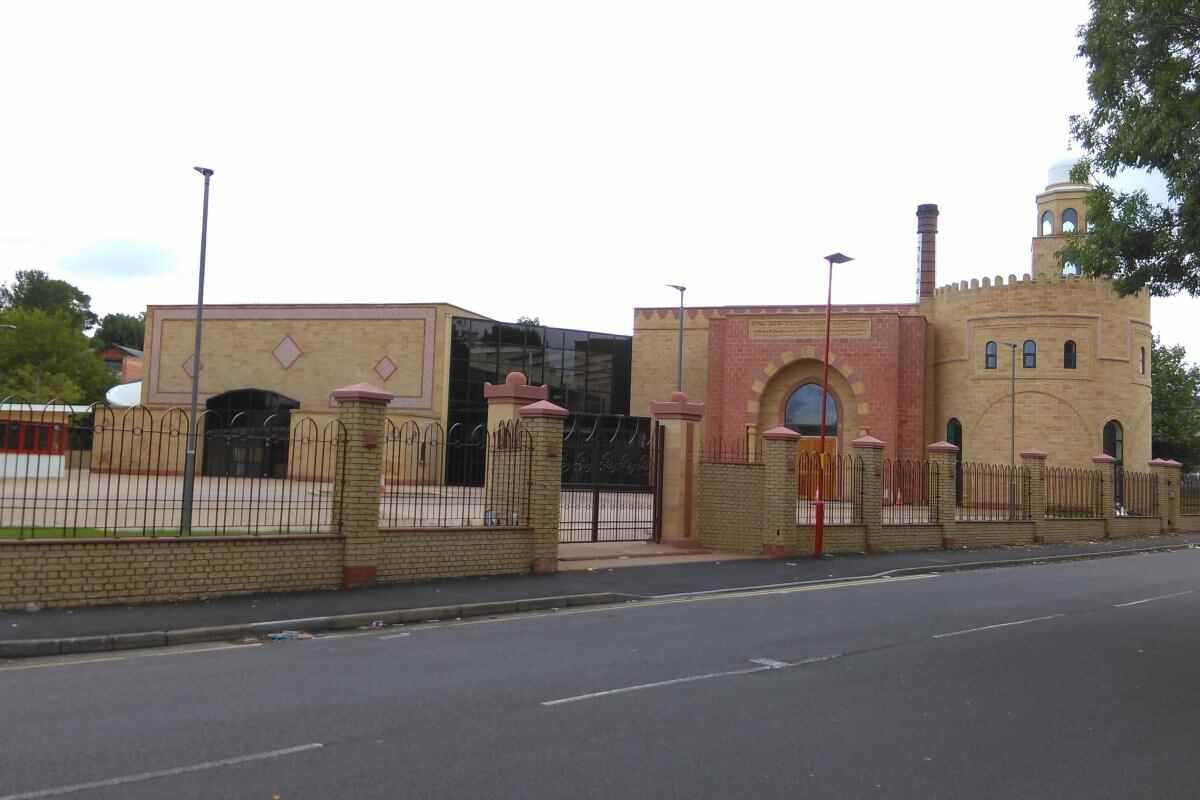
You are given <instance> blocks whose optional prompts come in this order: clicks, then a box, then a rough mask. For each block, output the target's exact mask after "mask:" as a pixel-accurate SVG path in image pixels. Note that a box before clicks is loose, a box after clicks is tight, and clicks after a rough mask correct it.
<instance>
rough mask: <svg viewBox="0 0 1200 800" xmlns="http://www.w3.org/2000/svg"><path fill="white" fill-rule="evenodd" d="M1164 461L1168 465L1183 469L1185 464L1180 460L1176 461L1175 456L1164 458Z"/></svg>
mask: <svg viewBox="0 0 1200 800" xmlns="http://www.w3.org/2000/svg"><path fill="white" fill-rule="evenodd" d="M1163 463H1164V464H1166V465H1167V466H1168V467H1179V468H1180V469H1183V464H1181V463H1180V462H1178V461H1176V460H1175V459H1173V458H1168V459H1164V460H1163Z"/></svg>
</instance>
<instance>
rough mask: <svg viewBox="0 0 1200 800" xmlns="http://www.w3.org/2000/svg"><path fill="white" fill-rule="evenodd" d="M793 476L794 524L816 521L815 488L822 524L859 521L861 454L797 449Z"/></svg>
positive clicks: (846, 523) (860, 506) (848, 523)
mask: <svg viewBox="0 0 1200 800" xmlns="http://www.w3.org/2000/svg"><path fill="white" fill-rule="evenodd" d="M796 478H797V481H796V524H798V525H814V524H816V520H817V494H818V492H819V493H820V495H821V502H822V504H823V505H824V507H825V524H826V525H861V524H862V503H863V460H862V456H856V455H826V457H825V458H824V459H822V458H821V454H820V453H816V452H807V451H801V452H800V455H799V457H798V459H797V464H796Z"/></svg>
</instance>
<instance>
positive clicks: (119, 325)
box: [92, 313, 146, 350]
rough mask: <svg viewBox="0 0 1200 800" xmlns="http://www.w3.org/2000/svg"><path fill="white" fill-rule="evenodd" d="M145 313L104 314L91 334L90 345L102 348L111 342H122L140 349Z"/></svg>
mask: <svg viewBox="0 0 1200 800" xmlns="http://www.w3.org/2000/svg"><path fill="white" fill-rule="evenodd" d="M145 331H146V315H145V314H144V313H143V314H138V315H137V316H136V317H135V316H134V315H132V314H105V315H104V318H103V319H101V320H100V325H99V326H98V327H97V328H96V332H95V333H93V334H92V345H93V346H94V347H95V348H96V349H97V350H103V349H104V348H106V347H108V346H109V345H112V344H123V345H125V346H126V347H132V348H134V349H136V350H141V349H142V343H143V340H144V338H145Z"/></svg>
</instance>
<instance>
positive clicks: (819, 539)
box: [813, 253, 854, 558]
mask: <svg viewBox="0 0 1200 800" xmlns="http://www.w3.org/2000/svg"><path fill="white" fill-rule="evenodd" d="M825 260H826V261H828V262H829V281H828V283H827V285H826V292H825V364H824V367H823V368H822V371H821V373H822V374H821V443H820V445H819V446H818V447H819V452H820V455H819V456H818V457H819V458H820V459H821V461H820V463H821V469H820V470H818V471H817V503H816V523H817V524H816V530H815V531H814V533H813V551H814V552H813V557H814V558H820V557H821V556H822V551H823V550H824V544H825V411H826V406H827V405H828V398H829V331H830V323H831V320H832V314H833V265H834V264H845V263H846V262H847V261H853V260H854V259H853V258H851V257H850V256H848V255H844V254H842V253H834V254H832V255H828V256H825Z"/></svg>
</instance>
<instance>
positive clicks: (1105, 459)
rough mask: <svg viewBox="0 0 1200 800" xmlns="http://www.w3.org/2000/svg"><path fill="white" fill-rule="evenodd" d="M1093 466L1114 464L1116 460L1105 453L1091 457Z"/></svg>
mask: <svg viewBox="0 0 1200 800" xmlns="http://www.w3.org/2000/svg"><path fill="white" fill-rule="evenodd" d="M1092 463H1093V464H1115V463H1117V460H1116V459H1115V458H1113V457H1112V456H1110V455H1108V454H1107V453H1101V454H1100V455H1098V456H1092Z"/></svg>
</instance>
